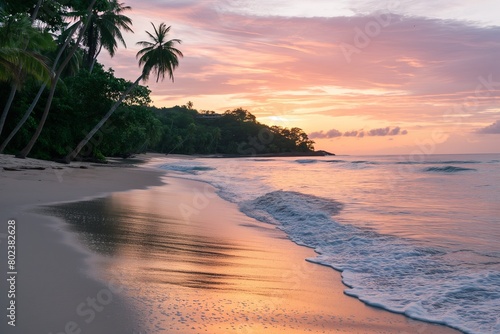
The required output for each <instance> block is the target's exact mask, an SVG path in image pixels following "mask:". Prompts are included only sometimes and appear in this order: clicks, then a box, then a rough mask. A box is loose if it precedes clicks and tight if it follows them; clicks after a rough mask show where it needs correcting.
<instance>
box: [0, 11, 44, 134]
mask: <svg viewBox="0 0 500 334" xmlns="http://www.w3.org/2000/svg"><path fill="white" fill-rule="evenodd" d="M4 18H5V20H4ZM0 19H1V21H3V22H2V23H3V24H2V25H1V26H0V80H1V81H9V82H10V84H11V89H10V93H9V96H8V98H7V102H6V104H5V105H4V108H3V111H2V114H1V115H0V134H1V133H2V129H3V126H4V124H5V120H6V118H7V115H8V113H9V110H10V107H11V105H12V102H13V101H14V97H15V95H16V92H17V91H18V90H19V89H20V88H21V86H22V82H23V78H25V77H26V76H27V75H31V76H33V77H35V78H36V79H38V80H41V81H44V82H45V83H48V82H50V79H51V73H50V71H49V68H48V65H47V64H46V59H45V57H44V56H42V54H41V51H44V50H48V49H50V48H52V47H53V45H54V43H53V41H52V38H51V37H50V35H49V34H48V33H45V32H42V31H40V30H38V29H36V28H34V27H32V19H31V20H30V19H29V18H28V17H27V16H25V15H22V14H20V15H5V16H4V15H2V17H1V18H0Z"/></svg>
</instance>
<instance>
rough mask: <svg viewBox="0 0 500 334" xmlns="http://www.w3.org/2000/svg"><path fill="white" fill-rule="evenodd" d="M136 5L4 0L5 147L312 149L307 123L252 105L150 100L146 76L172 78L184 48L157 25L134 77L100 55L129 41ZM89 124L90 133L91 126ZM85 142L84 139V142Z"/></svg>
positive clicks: (39, 150) (67, 150) (41, 150)
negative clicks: (225, 107)
mask: <svg viewBox="0 0 500 334" xmlns="http://www.w3.org/2000/svg"><path fill="white" fill-rule="evenodd" d="M127 10H130V8H129V7H128V6H125V5H124V4H122V3H119V2H117V1H116V0H59V1H56V0H52V1H42V0H0V108H1V109H0V112H1V114H0V153H2V152H5V153H12V154H17V155H18V156H20V157H25V156H27V155H28V154H29V156H31V157H36V158H43V159H54V158H65V159H66V160H68V159H69V160H70V159H73V158H74V157H75V156H76V155H77V154H79V157H80V158H93V159H103V158H104V156H127V155H130V154H133V153H138V152H144V151H146V150H149V151H157V152H163V153H184V154H194V153H199V154H213V153H224V154H237V155H242V154H245V155H251V154H256V153H284V152H310V151H311V150H313V146H312V145H313V142H312V141H311V140H309V139H308V137H307V135H306V134H305V133H304V132H303V131H302V130H301V129H299V128H292V129H285V128H281V127H275V126H274V127H269V126H266V125H263V124H260V123H259V122H257V120H256V118H255V116H253V115H252V114H251V113H249V112H248V111H246V110H243V109H235V110H232V111H227V112H225V113H224V114H216V113H214V112H211V111H201V112H199V111H197V110H195V109H193V106H192V104H191V103H188V104H187V105H186V106H176V107H173V108H163V109H158V108H155V107H151V106H150V104H151V99H150V91H149V89H148V88H147V87H145V86H141V85H139V82H140V81H146V80H147V79H148V78H149V76H150V74H151V73H152V74H153V75H154V79H156V80H162V79H164V78H165V76H168V77H169V78H170V79H173V71H174V70H175V68H176V67H177V66H178V64H179V62H178V59H179V58H180V57H182V53H181V52H180V50H178V49H176V48H175V47H174V45H175V44H180V42H181V41H180V40H176V39H172V40H167V39H166V36H167V35H168V32H169V29H170V27H167V26H166V25H165V24H163V23H161V24H160V25H158V26H155V25H153V29H154V31H153V33H149V36H150V37H151V38H150V40H149V41H141V42H139V43H138V44H140V45H141V46H142V47H144V48H143V49H142V50H141V51H139V53H138V58H139V65H140V66H141V68H142V71H141V73H140V75H139V77H138V79H137V80H136V81H135V82H134V83H132V82H129V81H127V80H124V79H121V78H117V77H116V76H115V75H114V72H113V71H112V70H111V69H109V70H106V69H104V68H103V66H102V65H100V64H99V62H98V61H97V57H98V55H99V54H100V53H101V51H102V50H106V51H107V52H108V53H109V54H110V55H112V56H113V55H114V54H115V53H116V52H117V48H118V46H119V44H123V45H124V44H125V41H124V39H123V36H122V35H121V31H132V29H131V25H132V22H131V20H130V19H129V18H128V17H127V16H125V13H126V11H127ZM89 133H90V135H88V134H89ZM75 147H76V149H75Z"/></svg>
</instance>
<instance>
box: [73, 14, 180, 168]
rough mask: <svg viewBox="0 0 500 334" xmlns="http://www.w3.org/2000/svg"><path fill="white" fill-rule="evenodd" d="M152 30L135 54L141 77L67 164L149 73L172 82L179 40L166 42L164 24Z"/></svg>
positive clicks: (75, 151) (177, 63)
mask: <svg viewBox="0 0 500 334" xmlns="http://www.w3.org/2000/svg"><path fill="white" fill-rule="evenodd" d="M151 25H152V26H153V29H154V34H151V33H149V32H147V31H146V33H147V34H148V36H149V38H150V39H151V41H141V42H138V43H137V44H138V45H141V46H143V47H144V48H143V49H141V50H140V51H139V52H137V55H136V57H137V58H139V66H142V73H141V75H140V76H139V77H138V78H137V80H135V82H134V83H133V84H132V85H130V86H129V87H128V88H127V90H126V91H125V92H123V94H122V95H121V96H120V98H119V99H118V101H116V102H115V104H113V106H112V107H111V109H110V110H109V111H108V112H107V113H106V115H104V117H103V118H102V119H101V120H100V121H99V123H97V125H96V126H95V127H94V128H93V129H92V130H91V131H90V132H89V133H88V134H87V136H85V138H84V139H83V140H82V141H81V142H80V143H79V144H78V145H77V146H76V148H75V149H74V150H73V151H71V152H70V153H69V154H68V155H67V156H66V157H65V158H64V161H65V162H66V163H69V162H70V161H71V160H73V159H74V158H75V157H76V156H77V155H78V153H80V151H81V150H82V148H83V147H84V146H85V145H87V143H88V142H89V140H90V139H91V138H92V137H93V136H94V135H95V134H96V133H97V131H99V129H100V128H101V127H102V126H103V125H104V123H106V121H107V120H108V119H109V118H110V117H111V115H113V113H114V112H115V110H116V109H117V108H118V107H119V106H120V104H121V103H122V102H123V100H124V99H125V98H126V97H127V96H128V95H129V94H130V92H131V91H132V90H133V89H134V88H135V87H136V86H137V85H138V84H139V82H140V81H141V80H142V81H147V80H148V79H149V76H150V74H151V72H153V73H154V74H155V76H156V82H158V81H159V80H160V79H161V80H164V79H165V75H166V74H168V76H169V78H170V79H171V80H172V81H174V70H175V69H176V68H177V66H179V57H183V54H182V52H181V51H180V50H179V49H176V48H175V47H174V45H175V44H176V43H178V44H180V43H181V40H179V39H171V40H167V35H168V32H169V31H170V27H167V26H166V25H165V23H160V25H159V26H158V27H156V26H155V25H154V24H153V23H151Z"/></svg>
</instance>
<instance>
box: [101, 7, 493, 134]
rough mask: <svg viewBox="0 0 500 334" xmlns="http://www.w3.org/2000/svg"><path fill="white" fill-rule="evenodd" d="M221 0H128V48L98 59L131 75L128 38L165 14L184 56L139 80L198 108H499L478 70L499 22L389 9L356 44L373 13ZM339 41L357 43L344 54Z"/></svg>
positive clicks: (487, 67) (373, 115)
mask: <svg viewBox="0 0 500 334" xmlns="http://www.w3.org/2000/svg"><path fill="white" fill-rule="evenodd" d="M224 3H225V2H224V1H222V2H216V1H196V0H189V1H168V2H166V1H159V0H156V1H151V0H149V1H138V0H134V1H129V3H128V4H130V5H131V6H132V8H133V14H132V15H133V16H134V17H135V21H134V22H136V21H137V22H138V24H140V25H142V26H140V27H138V26H137V25H135V26H134V29H135V31H136V35H134V36H128V37H127V38H128V40H130V41H129V42H128V45H129V47H130V49H129V50H127V51H124V50H119V52H118V54H117V56H116V57H115V58H114V59H109V58H102V60H103V61H104V63H105V64H106V65H108V66H112V67H113V68H115V70H116V72H117V74H118V75H122V76H124V77H126V78H128V79H135V78H136V77H137V75H138V74H139V73H140V70H139V68H138V67H137V62H136V60H135V53H136V52H137V49H136V48H135V46H134V44H135V42H137V41H138V40H142V39H144V38H145V35H144V34H142V33H141V31H143V30H144V29H149V26H147V22H149V21H154V22H155V23H159V22H161V21H165V22H166V23H167V24H168V25H172V34H171V38H180V39H182V40H183V44H182V45H181V46H180V49H181V50H182V51H183V52H184V54H185V57H184V59H182V60H181V64H180V67H179V68H178V69H177V70H176V72H175V83H174V84H172V83H170V82H167V81H165V82H163V83H159V84H156V83H153V82H150V83H148V84H149V86H150V88H151V89H152V91H153V95H154V97H155V100H156V101H157V102H158V101H160V102H161V104H162V105H166V106H169V105H172V104H173V102H172V101H179V100H182V101H184V102H186V101H188V100H193V99H196V98H198V99H199V100H200V101H201V102H199V103H198V102H197V106H198V107H199V108H210V106H204V105H203V102H202V101H204V99H205V98H206V97H207V96H230V98H229V99H231V98H233V99H235V100H234V101H235V102H234V103H235V104H234V105H227V103H230V102H227V101H226V102H225V104H224V105H218V106H216V107H212V108H214V109H217V110H218V111H222V110H225V109H228V108H232V107H239V106H240V105H238V104H237V103H241V102H240V101H242V100H245V101H249V102H248V105H247V106H243V107H248V108H249V109H250V110H251V111H252V110H257V112H256V114H257V116H259V115H268V114H273V113H281V114H282V113H288V114H304V115H308V117H314V115H318V114H321V115H328V116H332V117H337V116H353V115H354V116H360V117H366V118H369V119H371V120H379V121H381V122H385V121H387V123H388V124H395V123H396V124H401V122H415V121H418V122H421V123H428V124H447V123H449V122H450V120H453V119H452V117H455V118H457V119H459V121H460V122H462V123H463V122H465V123H467V122H470V123H471V124H472V123H476V124H477V123H478V122H481V123H486V122H487V120H489V119H491V117H492V116H500V112H497V113H496V114H495V113H491V112H489V113H486V112H485V110H488V109H492V108H493V107H495V106H497V105H498V99H499V98H500V85H498V86H495V87H487V86H485V85H484V84H483V83H482V82H481V81H480V80H479V78H480V77H482V78H483V79H486V81H487V78H488V76H490V75H491V78H492V81H493V82H497V81H500V66H498V54H500V27H495V26H490V27H478V26H473V25H470V24H468V23H465V22H459V21H449V20H439V19H429V18H423V17H407V16H400V15H395V14H391V17H390V24H389V25H387V26H385V27H382V26H380V31H379V32H378V33H377V34H372V36H371V37H370V36H369V43H368V44H367V45H365V46H363V47H361V46H362V45H360V44H359V43H358V44H356V38H359V36H357V35H359V34H365V35H366V34H367V33H366V29H367V27H371V26H373V24H374V23H373V22H377V20H376V18H374V17H373V16H355V17H331V18H318V17H311V18H300V17H289V18H287V17H273V16H251V15H243V14H238V13H235V12H230V11H225V10H223V8H222V7H221V4H224ZM217 6H218V7H217ZM144 23H146V24H144ZM359 31H362V33H359ZM346 45H351V46H353V47H355V48H356V49H357V51H358V52H354V53H352V54H351V56H350V58H349V59H346V57H345V54H344V52H343V49H342V48H345V46H346ZM348 60H350V61H348ZM478 87H480V90H479V94H478ZM471 98H472V99H471ZM466 99H468V100H466ZM471 103H472V105H471ZM464 106H465V107H467V108H464ZM448 116H450V117H448ZM360 127H361V126H360ZM364 134H365V135H368V133H364Z"/></svg>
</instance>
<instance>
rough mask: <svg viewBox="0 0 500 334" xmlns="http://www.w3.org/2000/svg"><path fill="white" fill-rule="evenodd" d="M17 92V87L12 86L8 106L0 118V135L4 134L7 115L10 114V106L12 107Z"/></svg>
mask: <svg viewBox="0 0 500 334" xmlns="http://www.w3.org/2000/svg"><path fill="white" fill-rule="evenodd" d="M16 92H17V89H16V85H15V84H12V87H11V89H10V94H9V98H8V99H7V104H6V105H5V107H4V108H3V112H2V116H0V134H2V130H3V126H4V125H5V120H6V119H7V115H8V114H9V110H10V106H11V105H12V101H14V97H15V96H16Z"/></svg>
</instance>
